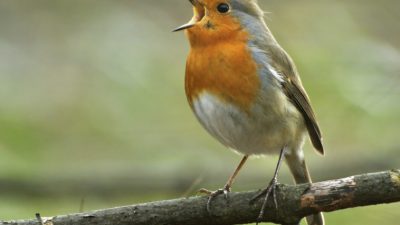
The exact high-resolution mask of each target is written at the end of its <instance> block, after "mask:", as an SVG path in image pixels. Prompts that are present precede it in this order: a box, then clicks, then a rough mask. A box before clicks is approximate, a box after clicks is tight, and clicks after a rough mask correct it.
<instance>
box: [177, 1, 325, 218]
mask: <svg viewBox="0 0 400 225" xmlns="http://www.w3.org/2000/svg"><path fill="white" fill-rule="evenodd" d="M189 2H190V3H191V4H192V6H193V17H192V19H191V20H190V21H189V22H188V23H186V24H184V25H182V26H180V27H178V28H176V29H174V30H173V31H182V30H184V31H185V33H186V36H187V38H188V40H189V45H190V51H189V54H188V57H187V60H186V71H185V92H186V96H187V100H188V102H189V105H190V107H191V109H192V111H193V112H194V115H195V116H196V117H197V119H198V121H199V122H200V124H201V125H202V126H203V127H204V128H205V130H207V131H208V133H210V134H211V135H212V136H213V137H214V138H215V139H217V140H218V141H219V142H220V143H222V144H223V145H224V146H226V147H227V148H229V149H231V150H233V151H235V152H237V153H239V154H241V155H242V160H241V161H240V163H239V165H238V166H237V167H236V169H235V170H234V172H233V174H232V175H231V176H230V177H229V179H228V181H227V183H226V184H225V186H224V187H223V188H221V189H219V190H216V191H209V190H207V189H202V190H201V192H203V193H207V194H208V195H209V199H208V203H207V211H209V212H210V211H211V209H210V207H211V203H212V201H213V199H215V197H217V196H218V195H222V194H223V195H225V196H226V197H227V196H228V193H229V192H230V191H231V187H232V184H233V182H234V180H235V178H236V176H237V175H238V173H239V171H240V170H241V168H242V167H243V166H244V164H245V162H246V161H247V159H248V158H249V157H251V156H259V155H279V160H278V163H277V165H276V169H275V173H274V176H273V178H272V179H271V181H270V182H268V184H267V186H266V188H265V189H263V190H262V191H261V192H260V194H258V195H257V196H255V197H254V198H253V200H252V201H255V200H257V199H259V198H261V197H263V196H264V201H263V204H262V208H261V210H260V214H259V216H258V218H257V221H258V222H260V221H262V218H263V216H264V212H265V209H266V204H267V201H268V199H269V198H270V197H271V196H272V197H273V199H274V203H275V206H276V205H277V202H276V196H275V189H276V186H277V184H278V179H277V178H278V173H279V170H280V167H281V164H282V161H285V162H286V164H287V165H288V167H289V169H290V171H291V173H292V175H293V177H294V180H295V182H296V183H297V184H300V183H312V180H311V177H310V174H309V171H308V168H307V165H306V162H305V158H304V153H303V145H304V143H305V141H306V138H307V134H308V136H309V138H310V140H311V143H312V145H313V147H314V148H315V150H316V152H318V153H320V154H321V155H323V154H324V147H323V142H322V134H321V131H320V128H319V125H318V123H317V119H316V116H315V113H314V111H313V109H312V107H311V103H310V99H309V97H308V95H307V93H306V91H305V89H304V87H303V85H302V82H301V79H300V76H299V73H298V70H297V69H296V66H295V64H294V62H293V60H292V58H291V57H290V56H289V55H288V53H287V52H286V51H285V50H284V49H283V48H282V47H281V46H280V45H279V44H278V42H277V41H276V39H275V37H274V36H273V34H272V33H271V31H270V29H269V28H268V26H267V24H266V22H265V20H264V12H263V10H262V9H261V8H260V6H259V4H258V1H257V0H189ZM306 219H307V222H308V224H309V225H323V224H324V223H325V222H324V217H323V214H322V213H317V214H314V215H310V216H308V217H307V218H306Z"/></svg>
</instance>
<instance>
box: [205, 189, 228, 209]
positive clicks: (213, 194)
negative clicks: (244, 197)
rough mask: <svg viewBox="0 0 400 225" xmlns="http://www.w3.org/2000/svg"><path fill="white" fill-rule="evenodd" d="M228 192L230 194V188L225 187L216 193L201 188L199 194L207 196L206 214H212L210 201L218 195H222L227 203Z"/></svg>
mask: <svg viewBox="0 0 400 225" xmlns="http://www.w3.org/2000/svg"><path fill="white" fill-rule="evenodd" d="M229 192H230V188H229V187H227V186H225V187H224V188H221V189H218V190H216V191H210V190H207V189H205V188H202V189H200V190H199V193H202V194H206V195H208V201H207V212H208V214H209V215H211V214H212V213H211V203H212V201H213V200H214V199H215V198H216V197H217V196H218V195H221V194H224V197H225V200H226V201H229Z"/></svg>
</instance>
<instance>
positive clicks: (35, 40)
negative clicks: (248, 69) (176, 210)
mask: <svg viewBox="0 0 400 225" xmlns="http://www.w3.org/2000/svg"><path fill="white" fill-rule="evenodd" d="M259 2H260V4H261V5H262V6H263V8H264V9H265V10H266V11H268V12H269V13H267V14H266V18H267V23H268V24H269V26H270V28H271V30H272V31H273V32H274V34H275V35H276V37H277V39H278V40H279V42H280V43H281V44H282V46H283V47H284V48H285V49H287V51H288V52H289V53H290V54H291V55H292V57H293V58H294V60H295V61H296V64H297V66H298V68H299V70H300V73H301V75H302V79H303V83H304V85H305V87H306V89H307V90H308V92H309V95H310V97H311V99H312V102H313V106H314V108H315V110H316V112H317V114H318V119H319V121H320V124H321V127H322V130H323V132H324V139H325V143H326V149H327V156H326V157H324V158H322V157H320V156H318V155H317V154H314V152H313V151H312V150H311V147H310V145H309V144H307V146H306V155H307V158H308V161H309V164H310V168H311V173H312V174H313V177H314V180H322V179H330V178H337V177H342V176H346V175H352V174H356V173H364V172H370V171H379V170H385V169H390V168H398V167H399V165H400V163H399V162H400V160H399V157H398V150H399V148H400V144H399V142H398V136H399V133H400V103H399V97H400V88H399V85H400V38H399V37H400V25H399V23H398V21H399V20H400V14H399V13H398V9H399V8H400V2H399V1H397V0H382V1H372V0H364V1H356V0H353V1H344V0H330V1H318V2H316V1H311V0H300V1H278V0H259ZM190 17H191V10H190V5H189V4H188V3H187V2H186V1H178V0H169V1H127V0H121V1H104V0H100V1H99V0H85V1H78V0H58V1H51V0H36V1H23V0H14V1H7V0H3V1H0V27H1V32H0V155H1V157H0V219H16V218H29V217H33V215H34V213H35V212H41V213H42V214H43V215H54V214H65V213H71V212H77V211H79V208H80V205H81V200H82V199H84V203H85V204H84V205H83V206H84V209H85V210H89V209H98V208H104V207H111V206H117V205H124V204H132V203H137V202H143V201H150V200H159V199H164V198H174V197H180V196H182V195H183V193H185V192H186V191H187V189H188V188H189V187H190V186H191V184H192V183H193V182H194V181H195V180H198V183H196V184H195V185H194V188H195V189H197V188H200V187H203V186H204V187H208V188H217V187H219V186H221V185H222V184H223V183H224V181H225V179H226V178H227V176H228V174H229V173H230V172H231V170H232V169H234V166H235V165H236V163H237V161H239V159H240V157H239V156H237V155H235V154H232V153H231V152H229V151H227V150H225V149H224V148H223V147H222V146H221V145H220V144H218V143H217V142H216V141H215V140H213V139H212V138H211V137H210V136H209V135H208V134H207V133H206V132H205V131H204V130H203V129H202V128H201V127H200V125H199V124H198V123H197V121H196V120H195V117H194V116H193V115H192V113H191V111H190V109H189V107H188V105H187V104H186V98H185V95H184V90H183V76H184V66H185V57H186V54H187V51H188V44H187V41H186V39H185V37H184V35H183V34H182V33H180V34H179V33H178V34H177V33H171V32H170V31H171V30H172V29H173V28H174V27H176V26H178V25H180V24H182V23H184V22H186V21H187V20H188V19H189V18H190ZM275 161H276V157H266V158H262V159H254V160H251V161H250V162H249V163H248V165H246V167H245V169H244V170H243V171H242V173H241V174H240V176H239V178H238V180H237V183H236V184H235V186H234V190H245V189H256V188H260V187H262V186H263V185H264V184H265V183H266V181H267V180H268V179H269V177H270V176H271V174H272V170H273V167H274V165H275ZM280 181H281V182H283V183H290V182H291V178H290V176H289V175H288V172H287V169H286V168H284V171H283V173H282V176H281V179H280ZM54 205H57V207H54ZM399 209H400V205H399V204H392V205H385V206H375V207H367V208H359V209H352V210H346V211H340V212H335V213H329V214H327V216H326V217H327V221H328V222H329V224H342V225H344V224H352V225H355V224H366V225H368V224H398V211H399Z"/></svg>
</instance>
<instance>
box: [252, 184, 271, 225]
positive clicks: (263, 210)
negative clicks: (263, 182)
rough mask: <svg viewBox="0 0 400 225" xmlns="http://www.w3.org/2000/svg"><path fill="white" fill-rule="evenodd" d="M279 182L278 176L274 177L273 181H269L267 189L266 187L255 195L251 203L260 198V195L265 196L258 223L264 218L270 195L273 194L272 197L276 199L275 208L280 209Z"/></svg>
mask: <svg viewBox="0 0 400 225" xmlns="http://www.w3.org/2000/svg"><path fill="white" fill-rule="evenodd" d="M277 184H278V181H277V179H276V178H274V179H272V180H271V182H270V183H269V185H268V187H267V188H266V189H264V190H263V191H261V193H260V194H258V195H256V196H254V197H253V198H252V199H251V200H250V203H251V204H253V203H254V202H255V201H256V200H258V199H259V198H260V197H262V196H264V195H265V197H264V201H263V204H262V207H261V211H260V214H259V215H258V217H257V223H256V224H258V223H261V222H262V219H263V217H264V213H265V209H266V207H267V202H268V198H269V196H270V195H271V194H272V197H273V199H274V205H275V208H276V209H278V201H277V200H276V186H277Z"/></svg>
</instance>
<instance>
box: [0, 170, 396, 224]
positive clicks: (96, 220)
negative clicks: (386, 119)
mask: <svg viewBox="0 0 400 225" xmlns="http://www.w3.org/2000/svg"><path fill="white" fill-rule="evenodd" d="M257 193H258V191H252V192H241V193H232V194H231V195H230V199H229V202H227V201H226V200H225V199H224V198H223V196H219V197H218V198H216V199H215V201H213V202H212V211H213V214H214V215H213V216H209V215H208V214H207V212H206V202H207V197H205V196H202V197H191V198H184V199H175V200H168V201H160V202H152V203H144V204H139V205H132V206H125V207H118V208H113V209H103V210H98V211H93V212H88V213H79V214H72V215H66V216H56V217H52V218H44V217H43V218H41V217H40V216H39V218H40V220H41V223H42V224H44V225H72V224H73V225H109V224H113V225H161V224H162V225H183V224H185V225H202V224H212V225H228V224H243V223H252V222H255V220H256V218H257V216H258V213H259V210H260V208H261V201H262V199H260V200H259V201H258V202H256V203H254V204H253V205H251V204H249V201H250V199H251V198H252V197H253V196H254V195H256V194H257ZM276 194H277V200H278V209H275V207H274V206H273V203H272V201H271V202H270V204H269V205H268V208H267V210H266V213H265V218H264V220H263V221H265V222H274V223H280V224H297V223H298V222H299V221H300V219H301V218H303V217H305V216H307V215H311V214H314V213H316V212H320V211H323V212H331V211H336V210H340V209H346V208H352V207H358V206H366V205H374V204H382V203H391V202H397V201H400V170H391V171H385V172H379V173H370V174H362V175H357V176H352V177H347V178H342V179H337V180H330V181H324V182H319V183H314V184H312V185H309V184H302V185H296V186H292V185H279V186H278V188H277V193H276ZM41 223H40V222H39V221H38V219H37V220H27V221H22V220H21V221H8V222H6V221H4V222H0V224H4V225H5V224H7V225H38V224H41Z"/></svg>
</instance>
